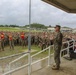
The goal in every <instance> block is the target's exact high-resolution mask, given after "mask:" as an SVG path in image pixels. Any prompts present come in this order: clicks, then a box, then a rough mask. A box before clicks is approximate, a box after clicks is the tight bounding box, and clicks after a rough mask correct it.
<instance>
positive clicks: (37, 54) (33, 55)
mask: <svg viewBox="0 0 76 75" xmlns="http://www.w3.org/2000/svg"><path fill="white" fill-rule="evenodd" d="M49 47H50V46H49ZM49 47H47V48H45V49H44V50H42V51H40V52H38V53H36V54H34V55H32V56H31V57H34V56H36V55H38V54H40V53H42V52H44V51H46V50H47V49H49Z"/></svg>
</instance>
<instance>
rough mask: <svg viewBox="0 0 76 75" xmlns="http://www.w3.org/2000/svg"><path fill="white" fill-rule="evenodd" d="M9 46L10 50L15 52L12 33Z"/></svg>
mask: <svg viewBox="0 0 76 75" xmlns="http://www.w3.org/2000/svg"><path fill="white" fill-rule="evenodd" d="M9 45H10V49H13V50H14V40H13V35H12V33H9Z"/></svg>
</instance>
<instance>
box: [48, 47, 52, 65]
mask: <svg viewBox="0 0 76 75" xmlns="http://www.w3.org/2000/svg"><path fill="white" fill-rule="evenodd" d="M50 50H51V46H49V51H48V55H49V57H48V66H50V64H51V57H50V56H51V54H50Z"/></svg>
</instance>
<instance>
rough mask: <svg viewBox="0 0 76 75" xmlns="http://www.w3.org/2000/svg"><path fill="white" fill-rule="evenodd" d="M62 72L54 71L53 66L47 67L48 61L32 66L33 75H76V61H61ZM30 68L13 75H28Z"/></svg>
mask: <svg viewBox="0 0 76 75" xmlns="http://www.w3.org/2000/svg"><path fill="white" fill-rule="evenodd" d="M61 61H62V62H61V68H60V70H52V69H51V66H49V67H46V65H47V64H46V63H47V60H44V61H41V62H39V63H37V64H35V65H33V66H32V74H31V75H76V59H73V60H72V61H69V60H66V59H64V58H62V59H61ZM27 72H28V68H24V69H23V70H22V69H21V70H20V71H17V72H15V73H12V74H11V75H27Z"/></svg>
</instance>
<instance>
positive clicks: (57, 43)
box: [52, 25, 63, 70]
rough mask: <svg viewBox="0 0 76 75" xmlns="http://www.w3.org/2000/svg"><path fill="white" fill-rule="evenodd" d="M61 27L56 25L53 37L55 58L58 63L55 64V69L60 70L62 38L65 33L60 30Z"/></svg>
mask: <svg viewBox="0 0 76 75" xmlns="http://www.w3.org/2000/svg"><path fill="white" fill-rule="evenodd" d="M60 29H61V27H60V26H59V25H56V27H55V35H54V38H53V41H54V60H55V63H56V65H53V67H52V69H53V70H59V68H60V50H61V47H62V39H63V35H62V33H61V32H60Z"/></svg>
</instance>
